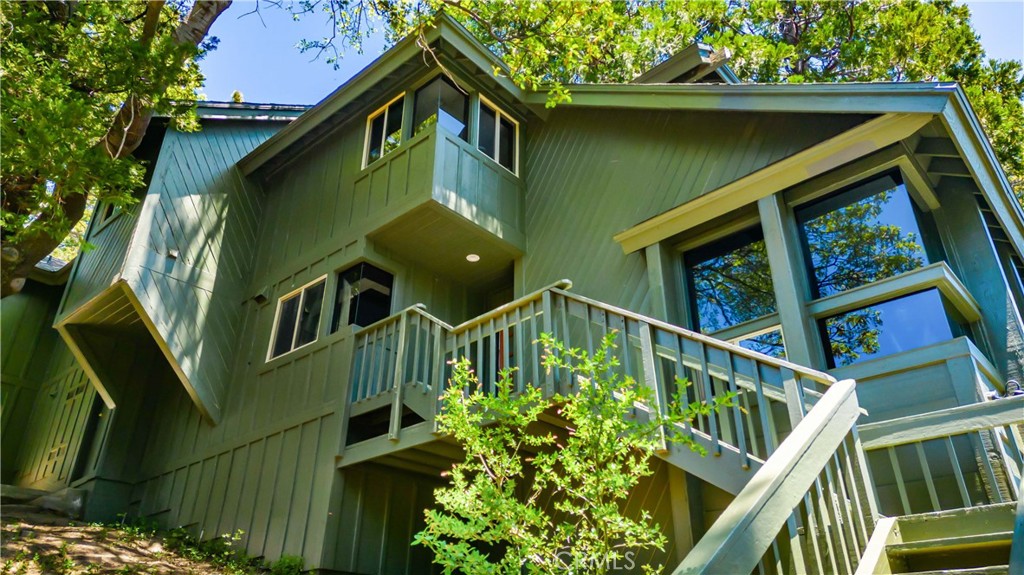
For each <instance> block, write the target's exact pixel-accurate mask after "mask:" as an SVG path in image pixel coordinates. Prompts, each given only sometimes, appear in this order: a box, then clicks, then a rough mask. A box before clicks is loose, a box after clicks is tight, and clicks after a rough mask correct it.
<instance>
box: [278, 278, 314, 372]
mask: <svg viewBox="0 0 1024 575" xmlns="http://www.w3.org/2000/svg"><path fill="white" fill-rule="evenodd" d="M326 281H327V280H326V278H320V279H319V280H316V281H315V282H313V283H311V284H307V285H305V286H303V287H301V288H299V289H298V290H295V291H293V292H292V293H290V294H288V295H286V296H284V297H282V298H281V299H280V300H278V302H277V316H276V318H275V320H274V336H273V337H272V338H271V347H270V353H269V354H268V357H267V359H273V358H275V357H277V356H279V355H283V354H285V353H288V352H289V351H292V350H294V349H298V348H300V347H302V346H304V345H306V344H310V343H313V342H314V341H316V340H317V336H318V335H319V332H320V314H321V309H322V308H323V301H324V289H325V287H326Z"/></svg>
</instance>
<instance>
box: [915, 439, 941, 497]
mask: <svg viewBox="0 0 1024 575" xmlns="http://www.w3.org/2000/svg"><path fill="white" fill-rule="evenodd" d="M914 448H915V450H916V451H917V460H918V461H919V462H920V463H921V472H922V473H923V474H924V482H925V486H927V488H928V499H930V500H931V503H932V511H939V510H940V509H942V506H940V505H939V495H938V494H937V493H936V492H935V482H934V481H933V480H932V470H931V467H929V466H928V458H927V457H925V454H924V444H923V443H921V442H917V443H915V444H914Z"/></svg>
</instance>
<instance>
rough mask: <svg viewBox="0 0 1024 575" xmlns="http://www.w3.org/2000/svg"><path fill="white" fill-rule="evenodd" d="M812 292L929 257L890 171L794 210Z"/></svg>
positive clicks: (887, 273) (910, 206)
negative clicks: (809, 274)
mask: <svg viewBox="0 0 1024 575" xmlns="http://www.w3.org/2000/svg"><path fill="white" fill-rule="evenodd" d="M796 217H797V222H798V223H799V225H800V231H801V235H802V239H803V243H804V253H805V256H806V258H807V261H808V265H809V266H810V268H811V272H812V273H811V276H812V282H811V283H812V284H813V285H812V289H813V291H814V297H815V298H821V297H826V296H829V295H832V294H836V293H840V292H843V291H846V290H849V289H853V288H855V287H858V286H862V285H865V284H869V283H871V282H874V281H877V280H880V279H885V278H887V277H892V276H894V275H897V274H900V273H903V272H906V271H910V270H913V269H916V268H919V267H921V266H923V265H926V264H928V263H929V260H928V256H927V254H926V252H925V248H924V245H925V244H924V241H923V240H922V236H921V225H920V222H919V214H918V210H917V207H916V206H915V205H914V202H913V200H912V199H911V197H910V194H909V193H908V192H907V189H906V186H905V185H904V184H903V182H901V181H900V180H899V179H898V176H896V175H894V174H890V175H885V176H882V177H880V178H877V179H874V180H871V181H869V182H866V183H863V184H860V185H858V186H857V187H855V188H853V189H850V190H846V191H843V192H840V193H838V194H834V195H832V196H828V197H826V198H824V199H823V200H820V201H817V202H814V203H812V204H809V205H807V206H803V207H801V208H799V209H797V210H796Z"/></svg>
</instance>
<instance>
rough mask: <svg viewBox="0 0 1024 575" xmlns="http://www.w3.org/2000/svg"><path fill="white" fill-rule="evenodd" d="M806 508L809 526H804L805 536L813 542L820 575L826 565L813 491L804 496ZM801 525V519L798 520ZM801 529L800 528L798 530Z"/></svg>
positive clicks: (812, 545) (812, 546)
mask: <svg viewBox="0 0 1024 575" xmlns="http://www.w3.org/2000/svg"><path fill="white" fill-rule="evenodd" d="M804 508H805V509H806V510H807V524H806V525H805V526H804V534H805V537H807V539H808V540H810V542H811V549H812V550H813V551H814V564H815V565H816V566H817V569H818V573H824V572H825V563H824V562H823V561H822V559H821V557H822V553H821V541H820V540H819V538H818V519H817V516H816V514H815V511H814V497H813V496H812V495H811V491H808V492H807V493H805V494H804ZM797 523H799V517H798V518H797ZM797 529H799V527H798V528H797Z"/></svg>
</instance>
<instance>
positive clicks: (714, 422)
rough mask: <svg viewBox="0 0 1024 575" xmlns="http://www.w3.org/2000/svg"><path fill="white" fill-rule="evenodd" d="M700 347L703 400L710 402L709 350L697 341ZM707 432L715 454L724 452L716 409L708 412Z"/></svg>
mask: <svg viewBox="0 0 1024 575" xmlns="http://www.w3.org/2000/svg"><path fill="white" fill-rule="evenodd" d="M697 345H698V346H699V347H698V349H700V379H701V383H702V384H703V388H704V398H703V400H704V401H706V402H708V403H710V402H711V400H712V397H711V396H712V391H711V372H710V371H708V352H707V348H706V347H705V346H704V342H697ZM706 432H707V433H708V434H709V435H710V436H711V443H712V446H713V447H714V450H715V455H721V454H722V444H721V443H720V442H719V440H718V418H717V415H716V414H715V410H711V411H710V412H709V413H708V429H707V430H706Z"/></svg>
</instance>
